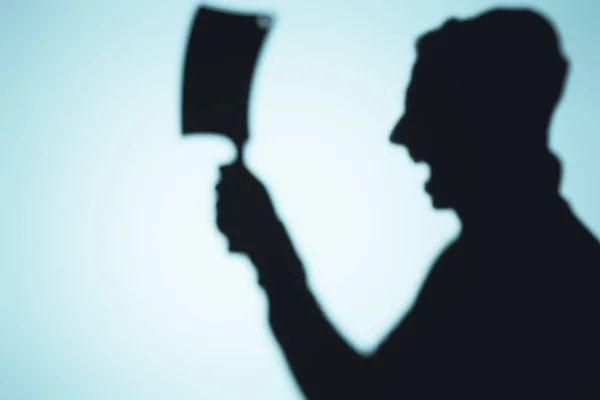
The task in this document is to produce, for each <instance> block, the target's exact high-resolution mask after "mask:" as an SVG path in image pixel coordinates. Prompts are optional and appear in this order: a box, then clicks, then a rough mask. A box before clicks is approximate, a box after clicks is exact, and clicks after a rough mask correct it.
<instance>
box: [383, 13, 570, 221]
mask: <svg viewBox="0 0 600 400" xmlns="http://www.w3.org/2000/svg"><path fill="white" fill-rule="evenodd" d="M524 32H526V33H527V34H524ZM417 53H418V54H417V61H416V63H415V65H414V66H413V71H412V76H411V80H410V83H409V86H408V89H407V92H406V97H405V112H404V115H403V116H402V117H401V118H400V120H399V122H398V124H397V125H396V127H395V129H394V131H393V132H392V134H391V136H390V141H391V142H392V143H394V144H397V145H402V146H405V147H406V148H407V150H408V152H409V154H410V155H411V157H412V158H413V160H414V161H416V162H420V161H422V162H425V163H427V164H428V165H429V167H430V172H431V174H430V180H429V182H428V183H427V185H426V188H425V189H426V191H427V193H428V194H429V195H430V196H431V197H432V200H433V205H434V207H435V208H438V209H442V208H455V209H457V210H460V209H464V210H466V209H471V210H472V209H475V208H477V207H478V206H480V205H481V204H483V203H486V202H489V201H491V199H495V200H494V201H496V200H497V199H499V198H502V197H503V198H504V199H505V200H506V198H507V196H508V195H509V192H510V191H511V190H513V189H515V188H517V187H518V186H523V185H524V184H525V182H519V180H520V179H521V178H520V177H521V176H526V177H527V178H528V179H530V182H529V184H530V183H531V181H535V180H544V177H543V175H544V174H545V172H544V171H545V170H546V172H547V167H549V166H550V165H551V164H552V163H551V162H548V160H551V159H553V156H552V155H551V154H550V153H549V150H548V146H547V139H548V137H547V130H548V126H549V123H550V120H551V116H552V112H553V110H554V107H555V106H556V103H557V102H558V100H559V98H560V94H561V92H562V89H563V85H564V79H565V75H566V68H567V64H566V61H565V59H564V58H563V56H562V54H561V52H560V48H559V43H558V39H557V36H556V34H555V32H554V30H553V28H552V27H551V25H550V24H549V23H548V22H547V21H546V20H545V19H543V17H541V16H540V15H539V14H536V13H533V12H519V13H515V12H511V11H509V10H501V9H500V10H495V11H492V12H488V13H486V14H483V15H481V16H477V17H475V18H473V19H469V20H462V21H459V20H456V19H451V20H449V21H448V22H446V23H445V24H444V25H443V26H442V27H441V28H439V29H437V30H434V31H431V32H429V33H427V34H425V35H423V36H422V37H421V38H420V39H419V41H418V44H417ZM527 186H528V185H527V184H525V187H527ZM533 186H535V185H533ZM533 186H531V187H533Z"/></svg>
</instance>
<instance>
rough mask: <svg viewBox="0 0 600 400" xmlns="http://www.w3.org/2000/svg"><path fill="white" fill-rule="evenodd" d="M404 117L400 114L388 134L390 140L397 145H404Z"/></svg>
mask: <svg viewBox="0 0 600 400" xmlns="http://www.w3.org/2000/svg"><path fill="white" fill-rule="evenodd" d="M405 136H406V117H405V116H402V118H400V119H399V120H398V122H397V123H396V126H394V129H393V130H392V133H391V135H390V142H391V143H393V144H397V145H402V146H406V145H407V143H406V137H405Z"/></svg>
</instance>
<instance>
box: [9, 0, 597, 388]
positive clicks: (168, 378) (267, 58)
mask: <svg viewBox="0 0 600 400" xmlns="http://www.w3.org/2000/svg"><path fill="white" fill-rule="evenodd" d="M51 3H53V4H51ZM211 4H213V5H222V6H233V7H235V8H238V9H242V10H267V11H273V12H275V13H276V14H277V16H278V21H277V25H276V27H275V29H274V31H273V33H272V35H271V36H270V37H269V41H268V44H267V47H266V51H265V53H264V58H263V59H262V61H261V64H260V69H259V70H258V71H257V72H258V76H257V81H256V86H255V91H254V97H253V99H254V104H253V109H252V125H253V126H252V129H253V132H252V135H253V137H252V141H251V144H250V146H249V148H248V161H249V164H250V165H251V166H252V168H253V169H254V171H255V172H256V173H257V174H258V175H259V176H260V177H261V178H262V179H263V181H264V182H265V183H266V184H267V185H268V187H269V188H270V190H271V193H272V195H273V198H274V199H275V201H276V205H277V207H278V209H279V211H280V213H281V214H282V215H283V217H284V219H285V221H286V222H287V224H288V227H289V229H290V231H291V233H292V235H293V237H294V238H295V240H296V243H297V247H298V249H299V251H300V252H301V254H302V257H303V259H304V260H305V261H306V265H307V270H308V273H309V275H310V279H311V284H312V287H313V288H314V290H315V293H316V294H317V296H318V297H319V299H320V301H321V303H322V304H323V307H324V309H325V310H326V312H327V313H328V314H329V315H330V316H331V319H332V321H333V322H334V323H335V325H336V326H337V327H338V328H339V329H340V330H341V332H342V333H343V334H344V336H345V337H346V338H347V339H348V340H349V341H350V342H351V343H352V344H354V345H355V346H356V348H357V349H359V350H361V351H368V350H370V349H372V348H373V347H374V346H375V345H376V344H377V343H378V341H379V340H380V339H381V337H382V335H384V334H385V332H386V331H387V330H388V329H389V328H390V327H391V326H392V324H393V323H394V322H395V321H397V320H398V318H400V317H401V316H402V314H403V313H404V312H405V311H406V309H407V307H408V306H409V305H410V302H411V300H412V299H413V296H414V294H415V290H416V289H417V287H418V285H419V283H420V282H421V279H422V277H423V274H424V273H425V272H426V270H427V267H428V265H429V264H430V262H431V261H432V259H433V258H434V257H435V255H436V254H437V252H439V251H440V250H441V248H442V247H443V245H444V243H446V242H447V241H448V240H449V239H450V238H451V237H452V236H453V235H455V234H456V233H457V232H458V229H459V226H458V222H457V220H456V219H455V217H454V215H453V214H451V213H435V212H434V211H433V210H432V209H431V207H430V202H429V200H428V198H427V197H426V196H425V194H424V193H423V191H422V185H423V182H424V181H425V179H426V177H427V174H428V171H427V169H426V168H425V167H420V166H415V165H413V164H412V163H411V162H410V160H409V159H408V157H407V155H406V153H405V152H404V150H402V149H399V148H393V147H392V146H390V145H389V144H388V142H387V137H388V134H389V131H390V129H391V127H392V125H393V124H394V122H395V119H396V118H397V117H398V116H399V115H400V113H401V112H402V107H403V106H402V105H403V96H404V94H403V90H404V88H405V86H406V84H407V79H408V76H409V70H410V67H411V63H412V61H413V59H414V56H415V54H414V50H413V49H414V48H413V45H414V41H415V39H416V38H417V36H418V35H419V34H421V33H422V32H424V31H426V30H428V29H430V28H433V27H435V26H437V25H438V24H440V23H441V22H443V20H444V19H445V18H447V17H449V16H451V15H454V16H468V15H471V14H473V13H475V12H479V11H482V10H484V9H486V8H488V7H490V6H491V5H496V4H498V3H495V2H490V1H483V0H481V1H476V0H462V1H452V2H449V1H443V0H429V1H424V0H421V1H418V2H417V1H406V0H405V1H399V0H386V1H384V0H360V1H358V0H343V1H342V0H337V1H332V0H297V1H291V0H264V1H252V0H247V1H242V0H239V1H229V2H213V3H211ZM502 4H509V3H502ZM510 4H518V5H521V4H524V3H510ZM527 4H529V5H534V6H536V7H538V8H539V9H540V10H542V11H544V12H545V13H546V14H547V15H549V16H550V17H551V18H552V20H553V21H555V23H556V24H557V26H558V28H559V29H560V31H561V33H562V36H563V42H564V46H565V48H566V53H567V55H568V57H569V59H570V60H571V61H572V65H571V75H570V77H569V84H568V89H567V91H566V96H565V99H564V101H563V102H562V104H561V106H560V108H559V110H558V113H557V115H556V119H555V121H554V124H553V129H552V131H553V137H552V146H553V148H554V149H556V151H557V152H558V153H559V155H560V156H561V158H562V159H563V160H564V162H565V179H564V185H563V191H564V193H565V195H566V196H567V197H568V199H569V200H570V201H571V202H572V204H573V206H574V208H575V210H576V211H577V212H578V213H579V215H580V216H581V217H582V218H583V219H584V220H585V221H586V223H587V224H588V226H589V227H590V228H591V229H592V231H594V232H595V233H596V234H600V212H599V211H598V207H597V204H599V203H600V191H599V190H598V173H599V172H600V161H599V159H598V156H597V154H600V137H599V136H598V134H597V128H596V127H597V125H598V124H599V123H600V116H599V115H600V114H599V113H598V111H597V104H598V103H599V101H600V74H599V73H598V71H600V52H599V51H598V46H597V43H598V42H597V38H598V37H600V27H599V26H600V24H599V23H598V18H599V17H600V3H599V2H597V1H595V0H589V1H585V0H578V1H576V0H569V1H567V0H560V1H558V0H544V1H542V0H539V1H532V2H529V3H527ZM196 5H197V3H196V2H194V1H187V0H171V1H160V2H159V1H150V0H149V1H144V2H134V1H97V2H89V1H78V2H75V1H71V2H69V3H67V2H66V1H65V2H60V1H54V2H50V1H41V0H40V1H34V0H28V1H24V0H8V2H5V3H3V7H2V8H3V10H2V13H0V63H1V64H0V65H1V66H0V71H1V73H0V92H1V95H0V110H1V111H0V113H1V117H0V135H1V136H0V138H1V141H0V187H1V188H2V196H1V197H0V224H1V228H0V398H2V399H7V400H13V399H14V400H108V399H111V400H121V399H122V400H137V399H140V400H155V399H156V400H158V399H164V400H167V399H179V400H185V399H211V400H212V399H260V400H268V399H278V400H279V399H295V398H299V395H298V392H297V391H296V388H295V386H294V383H293V381H292V379H291V377H290V375H289V374H288V372H287V369H286V368H285V365H284V363H283V359H282V356H281V354H280V352H279V349H278V348H277V346H276V343H275V341H274V340H273V338H272V336H271V334H270V332H269V329H268V326H267V322H266V303H265V299H264V297H263V295H262V293H261V291H260V290H259V289H258V287H257V285H256V276H255V274H254V272H253V271H252V268H251V266H250V265H249V263H248V262H247V260H246V259H244V258H242V257H231V256H230V255H229V254H228V253H227V251H226V246H225V240H224V239H223V238H222V237H221V236H220V235H219V234H218V233H217V231H216V228H215V226H214V222H213V221H214V200H215V199H214V191H213V186H214V184H215V183H216V179H217V171H218V169H217V167H218V166H219V165H221V164H222V163H225V162H227V161H228V160H229V159H231V158H232V156H233V154H234V153H233V147H232V146H231V145H230V143H228V142H227V141H225V140H224V139H220V138H205V139H200V138H190V139H186V140H183V139H182V138H181V137H180V134H179V93H180V92H179V90H180V82H181V70H182V60H183V52H184V49H185V45H186V43H185V41H186V37H187V32H188V29H189V24H190V23H191V18H192V14H193V11H194V9H195V7H196ZM342 171H343V173H342ZM340 202H342V204H344V206H343V207H335V205H336V204H339V203H340ZM357 243H359V244H358V245H357ZM399 378H401V377H399Z"/></svg>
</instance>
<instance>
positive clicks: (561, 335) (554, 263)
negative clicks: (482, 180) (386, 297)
mask: <svg viewBox="0 0 600 400" xmlns="http://www.w3.org/2000/svg"><path fill="white" fill-rule="evenodd" d="M522 217H523V218H518V220H519V221H520V222H519V223H518V224H514V225H513V226H510V224H507V225H505V226H504V228H502V229H499V230H498V231H496V232H494V233H491V234H489V235H488V236H487V237H486V235H485V234H483V235H482V234H480V233H479V234H476V235H473V237H469V235H468V233H467V232H465V234H464V235H461V237H460V238H459V239H458V240H457V241H456V242H455V243H453V244H452V245H451V246H450V247H449V248H448V249H447V250H446V251H445V252H444V253H443V254H442V256H441V257H440V258H439V259H438V261H437V262H436V264H435V265H434V267H433V268H432V270H431V272H430V275H429V276H428V278H427V280H426V282H425V284H424V286H423V288H422V290H421V292H420V294H419V296H418V299H417V301H416V302H415V304H414V307H413V308H412V310H411V311H410V312H409V313H408V315H407V316H406V318H405V319H404V321H403V322H402V323H401V325H400V326H399V327H398V328H397V330H395V331H393V332H392V333H391V334H390V336H389V337H388V338H387V340H386V341H384V343H383V344H382V345H381V346H380V348H379V350H378V352H377V354H376V356H375V358H374V359H375V360H376V361H375V362H376V363H377V369H378V370H379V373H380V374H382V375H385V376H386V381H387V383H388V384H389V385H390V390H389V391H388V394H389V395H390V398H402V397H403V396H401V394H404V395H407V397H404V398H410V399H413V398H414V399H417V398H419V399H420V398H424V399H426V398H443V397H445V396H448V395H450V394H453V395H460V396H461V398H481V399H488V398H505V399H506V398H564V399H567V398H575V397H574V393H575V391H576V386H577V385H580V384H582V382H586V381H587V379H588V378H586V374H590V372H591V371H592V367H593V366H592V362H593V361H595V360H598V355H599V353H598V338H599V337H600V336H599V330H598V321H597V309H598V305H599V302H598V290H597V287H596V285H597V282H598V278H599V274H598V268H599V266H600V246H599V245H598V242H597V241H596V239H595V238H594V237H593V236H592V235H591V234H590V233H589V232H588V231H587V230H586V229H585V227H583V226H582V225H581V224H580V223H579V221H578V220H577V218H576V217H575V216H574V215H573V214H572V212H571V210H570V208H569V206H568V205H567V204H566V203H564V202H562V201H558V200H557V202H556V204H555V205H554V207H553V208H552V209H548V210H547V211H546V212H541V213H539V214H536V215H533V216H531V217H530V218H529V219H527V215H523V216H522ZM407 382H410V388H413V390H412V391H410V394H409V393H407V392H408V391H407V389H408V386H407ZM392 387H393V388H394V389H391V388H392ZM394 392H396V393H398V395H397V396H395V397H394V396H393V395H392V393H394Z"/></svg>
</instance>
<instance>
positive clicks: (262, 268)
mask: <svg viewBox="0 0 600 400" xmlns="http://www.w3.org/2000/svg"><path fill="white" fill-rule="evenodd" d="M221 174H222V177H221V181H220V182H219V184H218V185H217V191H218V195H219V197H218V201H217V225H218V227H219V229H220V230H221V232H223V233H224V234H225V235H226V236H227V238H228V239H229V249H230V251H232V252H239V253H244V254H246V255H248V256H249V257H250V259H251V260H252V262H253V263H254V265H255V266H256V268H257V270H258V272H259V279H260V284H261V285H262V287H263V288H264V290H265V292H266V294H267V297H268V301H269V321H270V324H271V328H272V330H273V333H274V335H275V337H276V338H277V340H278V342H279V344H280V346H281V349H282V350H283V352H284V354H285V357H286V359H287V362H288V364H289V367H290V369H291V371H292V373H293V375H294V376H295V378H296V380H297V382H298V384H299V385H300V387H301V389H302V391H303V392H304V394H305V396H306V397H307V398H308V399H311V400H312V399H327V400H330V399H338V398H339V399H350V398H359V399H360V398H365V399H366V398H369V399H377V398H381V397H378V396H377V395H376V392H375V391H376V390H377V389H376V388H374V385H373V382H374V376H375V374H373V373H372V371H371V368H370V367H369V366H370V360H369V358H367V357H364V356H362V355H360V354H358V353H357V352H356V351H355V350H354V349H352V348H351V347H350V346H349V345H348V343H346V342H345V341H344V340H343V339H342V337H341V336H340V335H339V334H338V332H336V330H335V328H334V327H333V326H332V325H331V324H330V323H329V322H328V321H327V319H326V317H325V316H324V314H323V312H322V310H321V309H320V307H319V305H318V304H317V301H316V300H315V298H314V296H313V295H312V293H311V292H310V290H309V288H308V286H307V282H306V279H305V274H304V268H303V266H302V264H301V262H300V259H299V257H298V256H297V254H296V252H295V250H294V248H293V245H292V242H291V240H290V238H289V235H288V233H287V232H286V230H285V228H284V226H283V224H282V223H281V221H280V219H279V218H278V217H277V215H276V213H275V211H274V209H273V206H272V203H271V200H270V198H269V196H268V193H267V192H266V189H265V188H264V186H263V185H262V184H261V183H260V182H259V181H258V180H257V179H256V178H255V177H254V176H253V175H252V174H251V173H250V172H249V171H248V170H247V169H246V168H245V167H243V166H242V165H240V164H234V165H232V166H228V167H224V168H222V169H221Z"/></svg>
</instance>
